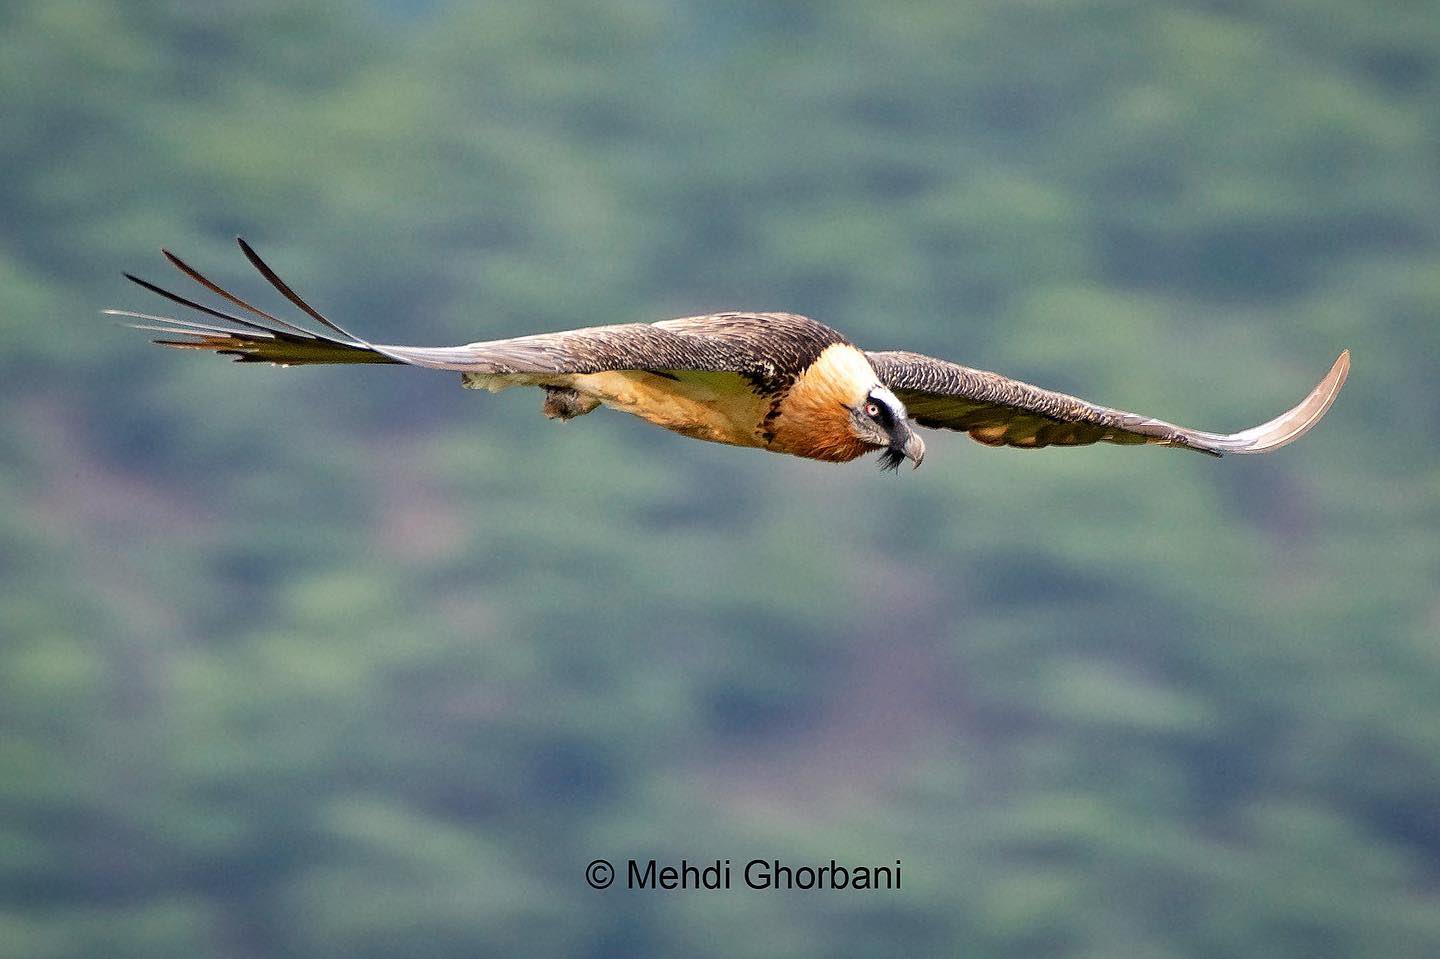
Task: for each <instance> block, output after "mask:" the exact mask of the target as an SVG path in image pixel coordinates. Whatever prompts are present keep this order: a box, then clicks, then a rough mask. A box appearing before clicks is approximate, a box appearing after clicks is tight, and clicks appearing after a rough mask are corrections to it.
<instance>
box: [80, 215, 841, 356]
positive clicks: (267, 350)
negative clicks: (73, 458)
mask: <svg viewBox="0 0 1440 959" xmlns="http://www.w3.org/2000/svg"><path fill="white" fill-rule="evenodd" d="M238 242H239V244H240V249H241V250H242V251H243V252H244V254H245V256H246V258H247V259H249V260H250V263H251V264H252V265H253V266H254V267H255V269H257V270H258V271H259V272H260V274H261V275H262V276H264V277H265V279H266V280H268V281H269V282H270V284H271V285H272V286H274V287H275V289H276V290H278V291H279V292H280V293H281V294H282V295H283V296H284V297H285V298H286V299H287V300H289V301H290V302H291V303H292V304H294V305H295V306H296V307H297V308H299V309H300V310H301V311H302V312H303V313H305V314H306V315H307V316H308V317H309V318H310V319H311V320H313V321H314V322H315V323H317V324H319V325H320V327H321V328H322V329H323V330H324V331H325V332H323V333H321V332H315V331H314V330H310V329H306V328H305V327H303V326H300V325H298V324H296V323H292V322H290V321H288V320H283V319H281V318H280V317H277V316H275V315H273V314H271V313H268V312H266V311H265V310H262V309H260V308H259V307H257V306H254V305H252V304H250V303H249V302H247V301H245V300H243V299H241V298H240V297H238V296H236V295H235V294H233V293H231V292H229V291H228V290H225V289H223V288H222V287H220V286H219V285H218V284H216V283H215V282H214V281H212V280H210V279H209V278H208V277H206V276H204V275H203V274H201V273H200V272H199V271H198V270H196V269H195V268H194V267H192V266H190V265H189V264H188V263H186V262H185V261H183V260H181V259H180V258H179V257H177V256H176V255H175V254H173V253H171V252H170V251H169V250H165V251H163V252H164V253H165V257H166V258H167V259H168V260H169V261H170V262H171V264H173V265H174V266H175V267H176V269H178V270H180V272H182V273H184V274H185V275H186V276H188V277H189V278H190V279H191V280H194V281H195V282H196V283H198V284H199V285H200V286H202V287H204V288H205V289H206V290H208V291H210V292H211V293H213V294H215V295H216V296H218V297H220V298H221V299H223V300H225V301H227V302H228V303H229V304H230V305H231V306H233V307H236V308H237V309H238V312H235V311H230V310H223V309H217V308H215V307H211V306H206V305H205V304H202V303H199V302H196V301H195V300H192V299H189V298H187V297H184V296H181V295H180V294H178V293H174V292H171V291H170V290H167V289H164V288H162V287H160V286H157V285H156V284H154V283H150V282H148V281H146V280H142V279H140V278H139V277H137V276H133V275H131V274H129V273H127V274H125V276H126V277H127V278H128V279H129V280H131V281H132V282H134V283H136V284H138V285H140V286H141V287H144V288H145V289H147V290H149V291H150V292H152V293H156V294H158V295H160V296H163V297H165V298H166V299H168V300H170V301H172V302H174V303H177V304H179V305H181V306H184V307H187V308H189V309H192V310H195V311H197V312H198V313H201V314H203V315H204V316H205V317H207V318H208V319H206V320H205V321H203V322H197V321H193V320H177V319H172V318H170V317H164V316H157V315H154V314H150V313H136V312H133V311H129V310H107V311H106V312H107V313H109V314H111V315H114V316H122V317H126V318H128V319H132V320H139V321H142V322H138V323H132V324H130V325H131V326H134V327H136V328H137V329H142V330H150V331H153V332H158V333H163V334H166V335H167V337H169V338H167V339H161V340H156V341H155V342H156V343H159V344H160V345H162V346H170V347H176V348H178V349H195V350H207V351H210V352H214V353H219V354H224V355H227V356H233V357H234V358H235V359H236V360H237V361H238V362H242V363H276V364H279V365H284V366H290V365H302V364H316V363H402V364H406V365H409V366H420V367H427V368H429V369H439V370H455V371H459V372H462V373H477V374H485V375H497V376H506V375H514V376H517V377H521V378H530V377H534V378H535V379H536V380H537V381H540V380H543V379H544V378H546V377H547V376H560V375H566V374H579V373H602V372H608V371H615V370H642V371H652V372H664V371H668V370H675V371H684V370H694V371H699V372H714V373H722V372H724V373H736V374H740V375H742V376H745V377H747V378H750V379H751V380H754V381H756V382H758V383H765V382H767V381H769V380H772V379H774V378H775V377H777V376H779V375H780V374H781V373H782V372H783V369H785V368H788V367H789V366H790V364H789V363H788V362H786V360H787V357H788V355H789V353H791V352H793V353H795V354H796V355H797V356H800V355H802V354H806V353H807V352H808V353H818V351H819V350H820V349H823V347H824V346H825V345H828V344H829V343H831V342H836V341H839V340H840V336H839V334H837V333H835V332H834V331H833V330H830V329H829V328H828V327H824V326H822V325H821V324H819V323H815V322H814V321H812V320H808V319H806V318H804V317H800V316H794V315H792V314H788V313H716V314H711V315H708V316H696V317H688V318H684V319H677V320H665V321H662V322H659V323H625V324H619V325H614V326H593V327H587V328H585V329H579V330H569V331H565V332H560V333H540V334H535V335H531V336H520V337H514V338H511V339H504V340H491V341H488V342H481V343H470V344H467V345H464V346H445V347H420V346H395V345H389V344H382V343H371V342H369V341H367V340H363V339H360V338H359V337H357V336H355V335H353V334H351V333H349V332H347V331H346V330H345V329H343V328H342V327H340V326H339V325H338V324H336V323H335V322H334V321H332V320H330V319H328V318H327V317H326V316H324V315H323V314H322V313H320V312H319V311H318V310H316V309H315V308H314V307H312V306H311V305H310V304H309V303H307V302H305V300H303V299H301V298H300V296H299V295H298V294H297V293H296V292H295V291H294V290H292V289H291V288H290V286H289V285H288V284H287V283H286V282H285V281H284V280H282V279H280V277H279V276H277V275H276V273H275V271H274V270H272V269H271V268H270V267H269V266H268V265H267V264H266V263H265V261H264V260H262V259H261V258H260V256H259V254H257V253H256V252H255V250H254V249H253V248H251V246H250V245H249V244H248V243H246V242H245V241H244V240H243V239H242V240H239V241H238ZM241 314H243V315H241Z"/></svg>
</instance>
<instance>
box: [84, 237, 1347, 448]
mask: <svg viewBox="0 0 1440 959" xmlns="http://www.w3.org/2000/svg"><path fill="white" fill-rule="evenodd" d="M239 243H240V249H241V250H242V251H243V252H244V254H245V256H246V257H247V258H248V259H249V260H250V263H251V264H252V265H254V267H255V269H257V270H259V271H260V274H261V275H262V276H264V277H265V279H266V280H268V281H269V282H270V284H271V285H272V286H274V287H275V289H276V290H278V291H279V292H280V293H281V295H283V296H284V297H285V298H286V299H287V300H289V301H290V302H291V303H292V304H294V305H295V307H296V308H298V309H299V310H301V311H302V312H303V313H305V314H306V315H307V316H309V317H310V319H312V320H314V321H315V322H316V323H317V324H319V325H320V327H322V328H323V329H324V330H325V331H326V332H324V333H317V332H314V331H312V330H309V329H306V328H304V327H302V326H299V325H297V324H295V323H292V322H290V321H289V320H283V319H281V318H280V317H278V316H274V315H272V314H270V313H267V312H266V311H264V310H262V309H260V308H259V307H256V306H252V305H251V304H249V303H247V302H246V301H245V300H242V299H240V297H238V296H236V295H234V294H233V293H230V292H228V291H226V290H224V289H222V288H221V287H219V286H218V285H216V284H215V283H214V282H212V281H211V280H209V279H208V278H206V277H205V276H203V275H201V274H200V273H199V272H198V271H197V270H195V269H194V268H193V267H191V266H190V265H189V264H187V263H185V262H184V261H183V260H181V259H180V258H179V257H177V256H175V255H174V254H173V253H171V252H170V251H169V250H165V251H163V252H164V254H165V256H166V258H167V259H168V260H169V261H170V262H171V263H172V264H174V265H175V267H176V268H178V269H179V270H180V271H181V272H182V273H184V274H185V275H186V276H188V277H189V278H190V279H192V280H194V281H195V282H196V283H198V284H199V285H200V286H202V287H204V288H205V289H207V290H209V291H210V292H211V293H213V294H215V295H216V296H218V297H220V298H221V299H223V300H226V301H227V302H228V303H230V304H231V305H232V306H234V307H236V308H238V310H240V311H242V312H243V313H244V314H246V315H245V316H240V315H237V314H236V313H234V312H229V311H224V310H220V309H215V308H212V307H209V306H205V305H203V304H201V303H197V302H196V301H194V300H191V299H187V298H186V297H184V296H181V295H179V294H177V293H172V292H170V291H168V290H165V289H161V288H160V287H158V286H156V285H155V284H153V283H149V282H146V281H145V280H142V279H140V278H139V277H136V276H133V275H131V274H128V273H127V274H125V276H126V278H127V279H129V280H131V281H132V282H134V283H137V284H139V285H140V286H142V287H144V288H145V289H147V290H149V291H151V292H152V293H157V294H159V295H160V296H163V297H165V298H166V299H168V300H171V301H172V302H175V303H178V304H180V305H181V306H184V307H187V308H189V309H192V310H196V311H198V312H199V313H202V314H204V315H205V316H207V317H209V319H207V320H205V321H204V322H195V321H190V320H177V319H171V318H169V317H162V316H155V315H153V314H148V313H135V312H131V311H128V310H107V311H105V312H107V313H110V314H112V315H116V316H123V317H128V318H130V319H133V320H141V321H143V322H141V323H131V324H128V325H130V326H134V327H135V328H136V329H142V330H149V331H154V332H159V333H163V334H165V335H166V336H167V338H166V339H157V340H155V341H154V342H156V343H159V344H160V345H162V346H170V347H176V348H179V349H191V350H208V351H210V352H212V353H220V354H224V355H226V356H233V357H235V359H236V360H237V361H238V362H241V363H274V364H277V365H279V366H299V365H303V364H310V363H396V364H404V365H407V366H419V367H425V368H427V369H432V370H450V371H453V372H458V373H459V374H460V378H461V381H462V384H463V385H464V386H466V387H468V388H471V389H485V390H489V391H491V392H497V391H499V390H503V389H508V388H509V387H512V386H536V387H539V388H540V389H542V390H543V391H544V394H545V396H544V402H543V405H542V407H541V409H542V411H543V412H544V414H545V415H546V416H548V417H550V418H552V419H560V420H568V419H573V418H574V417H576V416H583V415H584V414H586V413H589V412H590V411H591V410H593V409H595V408H596V407H597V406H602V405H603V406H609V407H612V408H614V409H617V410H622V411H624V412H626V413H632V414H634V415H635V416H638V417H640V418H641V419H644V420H647V421H649V422H651V423H654V424H655V425H656V426H662V427H664V428H665V429H668V430H674V431H675V432H677V433H681V434H683V435H685V436H689V437H693V438H694V439H699V440H708V441H710V442H712V443H728V444H731V445H733V446H751V447H756V448H759V449H765V450H770V451H771V452H775V453H789V454H791V455H794V456H803V457H807V458H809V459H816V460H823V461H826V462H832V463H844V462H849V461H850V460H853V459H855V458H856V457H858V456H862V455H864V454H866V453H870V452H876V451H879V453H880V465H881V468H882V469H895V468H897V467H898V466H899V465H900V463H901V462H902V461H903V460H905V459H909V460H910V461H911V462H912V463H914V464H915V466H917V467H918V466H919V465H920V461H921V459H922V458H923V457H924V455H925V443H924V441H923V440H922V439H921V438H920V436H919V435H918V434H917V433H916V432H915V431H914V430H913V429H912V427H911V423H912V422H913V423H915V424H918V425H919V426H925V427H931V428H935V429H948V430H959V431H963V432H966V433H969V434H970V436H971V437H972V438H973V439H975V440H978V441H979V442H981V443H984V444H986V445H988V446H1011V447H1018V448H1021V449H1036V448H1039V447H1042V446H1080V445H1084V444H1088V443H1096V442H1106V443H1123V444H1149V445H1152V446H1178V447H1181V448H1184V449H1191V450H1197V451H1199V452H1202V453H1209V454H1210V455H1212V456H1221V455H1223V454H1225V453H1264V452H1267V451H1269V450H1273V449H1278V448H1279V447H1281V446H1285V445H1286V444H1288V443H1291V442H1294V441H1295V440H1297V439H1299V438H1300V437H1301V436H1302V435H1304V434H1305V432H1306V431H1307V430H1309V429H1310V428H1311V427H1312V426H1314V425H1315V424H1316V423H1318V422H1319V421H1320V417H1322V416H1324V415H1325V411H1326V410H1328V409H1329V408H1330V404H1331V403H1332V402H1333V401H1334V399H1335V395H1336V393H1338V392H1339V391H1340V387H1341V385H1342V384H1343V383H1344V382H1345V376H1346V374H1347V373H1348V372H1349V370H1350V353H1349V351H1348V350H1347V351H1346V352H1343V353H1341V354H1340V357H1339V358H1338V359H1337V360H1336V361H1335V365H1334V366H1332V367H1331V368H1330V372H1329V373H1328V374H1326V376H1325V378H1324V379H1323V380H1321V382H1320V385H1318V386H1316V387H1315V389H1314V390H1313V391H1312V392H1311V393H1310V395H1309V396H1307V397H1306V398H1305V399H1304V400H1303V401H1302V402H1301V403H1300V405H1298V406H1296V407H1295V408H1294V409H1292V410H1290V411H1289V412H1287V413H1282V414H1281V415H1280V416H1277V417H1276V418H1275V419H1273V420H1271V421H1270V422H1268V423H1264V424H1262V425H1260V426H1256V427H1254V428H1253V429H1248V430H1242V431H1241V432H1239V433H1206V432H1202V431H1200V430H1193V429H1187V428H1186V427H1183V426H1176V425H1174V424H1173V423H1167V422H1165V421H1164V420H1158V419H1152V418H1151V417H1148V416H1141V415H1139V414H1136V413H1127V412H1125V411H1123V410H1117V409H1110V408H1108V407H1104V406H1097V405H1095V404H1093V403H1089V402H1086V401H1085V400H1082V399H1078V398H1077V397H1074V396H1069V395H1066V394H1064V393H1057V392H1054V391H1052V390H1046V389H1041V388H1040V387H1037V386H1031V385H1030V384H1028V383H1022V382H1020V381H1019V380H1012V379H1009V378H1008V377H1004V376H1000V375H999V374H996V373H989V372H986V371H984V370H976V369H970V368H968V367H964V366H959V365H957V364H954V363H949V362H946V361H945V360H938V359H935V358H933V357H929V356H924V355H922V354H919V353H908V352H898V351H895V352H892V351H885V352H878V353H872V352H867V351H864V350H861V349H859V348H857V347H855V346H853V345H852V344H851V343H850V342H849V341H848V340H847V339H845V337H844V336H842V335H841V334H840V333H838V332H836V331H835V330H832V329H831V328H830V327H828V326H825V325H823V324H821V323H817V322H816V321H814V320H812V319H809V318H807V317H804V316H797V315H796V314H793V313H712V314H710V315H708V316H691V317H686V318H684V319H676V320H662V321H660V322H657V323H624V324H619V325H615V326H592V327H587V328H585V329H580V330H570V331H567V332H563V333H539V334H535V335H532V336H519V337H514V338H513V339H505V340H488V341H484V342H480V343H470V344H467V345H465V346H445V347H418V346H390V345H385V344H380V343H370V342H367V341H366V340H362V339H360V338H359V337H357V336H354V335H352V334H350V333H348V332H346V331H345V330H344V329H342V328H341V327H340V326H339V324H337V323H334V322H332V321H331V320H329V319H327V318H326V317H325V316H323V315H321V314H320V312H319V311H317V310H316V309H315V308H314V307H312V306H310V304H308V303H306V302H305V301H304V300H303V299H301V298H300V297H299V295H297V294H296V293H295V291H294V290H292V289H291V288H290V287H289V285H287V284H286V283H285V281H284V280H282V279H280V277H279V276H277V275H276V274H275V271H274V270H272V269H270V267H269V266H268V265H267V264H266V263H265V261H264V260H262V259H260V257H259V255H258V254H256V252H255V251H254V250H253V249H252V248H251V247H250V245H249V244H248V243H246V242H245V241H244V240H243V239H242V240H239ZM173 337H180V339H174V338H173Z"/></svg>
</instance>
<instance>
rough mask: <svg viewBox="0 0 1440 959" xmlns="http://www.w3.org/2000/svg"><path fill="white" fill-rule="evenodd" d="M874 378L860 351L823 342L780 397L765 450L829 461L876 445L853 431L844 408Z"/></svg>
mask: <svg viewBox="0 0 1440 959" xmlns="http://www.w3.org/2000/svg"><path fill="white" fill-rule="evenodd" d="M877 382H878V380H877V379H876V376H875V371H874V370H873V369H871V367H870V361H869V360H867V359H866V358H865V354H864V353H862V352H860V351H859V350H857V349H856V348H855V347H853V346H851V345H850V344H849V343H835V344H832V345H830V346H827V347H826V348H825V349H824V350H823V351H822V352H821V354H820V356H819V357H818V358H817V359H816V360H815V362H814V363H812V364H810V366H809V367H808V368H807V369H806V370H805V372H803V373H801V374H800V376H799V377H798V378H796V380H795V384H794V386H792V387H791V388H790V390H789V392H788V393H786V394H785V396H784V398H783V399H782V400H781V401H780V406H779V409H778V415H777V416H776V417H775V421H774V422H775V439H774V440H773V441H772V442H771V443H770V449H772V450H776V451H778V452H782V453H792V454H794V455H796V456H805V457H809V458H810V459H817V460H827V461H829V462H832V463H847V462H849V461H850V460H853V459H855V458H856V457H857V456H863V455H865V454H866V453H868V452H870V451H872V450H874V449H876V447H875V446H874V445H873V444H870V443H866V442H864V441H863V440H861V439H860V438H859V437H857V436H856V435H855V431H854V428H853V427H852V425H851V413H850V411H851V410H853V409H855V408H856V407H858V406H860V405H861V404H862V403H864V402H865V397H866V396H867V395H868V394H869V392H870V389H871V388H872V387H873V386H875V385H876V383H877Z"/></svg>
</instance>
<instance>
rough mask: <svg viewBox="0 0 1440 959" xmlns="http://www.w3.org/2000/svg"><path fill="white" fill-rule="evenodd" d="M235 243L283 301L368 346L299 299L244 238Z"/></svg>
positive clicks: (241, 237) (355, 341)
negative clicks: (277, 291) (283, 298)
mask: <svg viewBox="0 0 1440 959" xmlns="http://www.w3.org/2000/svg"><path fill="white" fill-rule="evenodd" d="M235 242H236V243H238V244H240V251H241V252H242V253H244V254H245V258H246V259H247V260H249V261H250V265H251V266H253V267H255V269H257V270H259V271H260V275H261V276H263V277H265V279H266V280H269V281H270V285H271V286H273V287H275V289H277V290H279V291H280V294H281V295H282V296H284V297H285V299H287V300H289V301H290V302H291V303H294V304H295V305H296V306H298V307H299V308H300V309H302V310H304V311H305V313H306V314H307V315H308V316H309V317H310V318H311V319H313V320H314V321H315V322H317V323H320V324H322V325H324V326H325V327H326V329H330V330H334V331H335V332H336V333H339V334H340V335H341V336H343V337H345V338H346V339H349V340H351V341H352V342H354V343H358V344H360V345H361V346H366V347H368V346H370V344H369V343H367V342H366V341H365V340H362V339H360V337H358V336H356V335H355V334H354V333H351V332H349V331H348V330H346V329H345V328H344V327H342V326H340V325H339V324H338V323H335V322H334V321H332V320H329V319H327V318H326V317H325V316H324V315H323V314H322V313H321V312H320V311H319V310H317V309H315V308H314V307H313V306H311V305H310V304H309V303H306V302H305V301H304V300H303V299H301V298H300V294H298V293H296V292H295V291H294V290H292V289H290V284H288V283H286V282H285V281H284V280H282V279H280V277H279V275H278V274H277V273H276V272H275V271H274V270H272V269H270V265H269V264H267V263H266V262H265V261H264V260H262V259H260V254H258V253H256V252H255V249H254V247H252V246H251V245H250V244H249V243H246V242H245V238H244V237H243V236H237V237H236V238H235Z"/></svg>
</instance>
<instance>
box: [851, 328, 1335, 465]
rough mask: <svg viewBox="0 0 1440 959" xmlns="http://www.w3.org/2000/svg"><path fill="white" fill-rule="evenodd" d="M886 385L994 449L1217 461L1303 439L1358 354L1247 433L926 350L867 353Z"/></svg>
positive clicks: (915, 412)
mask: <svg viewBox="0 0 1440 959" xmlns="http://www.w3.org/2000/svg"><path fill="white" fill-rule="evenodd" d="M866 355H867V356H868V357H869V358H870V364H871V365H872V366H873V367H874V368H875V372H876V373H877V374H878V375H879V377H880V380H881V382H883V383H884V384H885V385H886V386H888V387H889V388H890V389H891V390H892V391H893V392H894V393H895V394H896V396H898V397H899V398H900V400H901V402H903V403H904V404H905V406H906V409H907V410H908V411H909V412H910V415H911V417H912V418H914V420H915V422H917V423H919V424H920V425H921V426H929V427H935V428H938V429H950V430H960V431H963V432H966V433H969V434H970V436H971V437H972V438H973V439H975V440H978V441H979V442H981V443H985V444H986V445H989V446H1014V447H1019V448H1022V449H1035V448H1038V447H1042V446H1081V445H1085V444H1088V443H1100V442H1104V443H1132V444H1141V443H1150V444H1155V445H1160V446H1180V447H1184V448H1186V449H1193V450H1198V451H1199V452H1202V453H1209V454H1211V455H1213V456H1220V455H1223V454H1225V453H1264V452H1267V451H1269V450H1273V449H1278V448H1279V447H1281V446H1285V445H1286V444H1288V443H1292V442H1294V441H1295V440H1297V439H1299V438H1300V437H1301V436H1303V435H1304V434H1305V433H1306V432H1307V431H1308V430H1309V429H1310V428H1311V427H1313V426H1314V425H1315V424H1316V423H1318V422H1319V421H1320V418H1321V417H1322V416H1324V415H1325V411H1326V410H1328V409H1329V408H1330V404H1331V403H1332V402H1334V400H1335V395H1336V394H1337V393H1338V392H1339V391H1340V387H1341V385H1342V384H1344V382H1345V377H1346V374H1348V373H1349V371H1350V352H1349V351H1348V350H1347V351H1345V352H1343V353H1341V354H1340V357H1339V359H1337V360H1336V361H1335V365H1334V366H1332V367H1331V368H1330V372H1329V373H1328V374H1326V376H1325V378H1324V379H1323V380H1321V381H1320V384H1319V385H1318V386H1316V387H1315V389H1314V390H1313V391H1311V393H1310V395H1309V396H1307V397H1306V398H1305V399H1304V400H1303V401H1302V402H1301V403H1300V404H1299V405H1298V406H1296V407H1295V408H1294V409H1292V410H1290V411H1289V412H1286V413H1283V414H1281V415H1280V416H1277V417H1276V418H1275V419H1273V420H1271V421H1270V422H1268V423H1264V424H1262V425H1260V426H1257V427H1254V428H1253V429H1248V430H1243V431H1241V432H1239V433H1206V432H1203V431H1201V430H1193V429H1188V428H1186V427H1183V426H1176V425H1175V424H1173V423H1167V422H1165V421H1164V420H1157V419H1153V418H1151V417H1148V416H1142V415H1140V414H1137V413H1127V412H1125V411H1124V410H1116V409H1110V408H1108V407H1104V406H1097V405H1095V404H1094V403H1089V402H1086V401H1085V400H1082V399H1079V398H1078V397H1074V396H1070V395H1068V394H1065V393H1057V392H1054V391H1052V390H1046V389H1041V388H1040V387H1038V386H1031V385H1030V384H1029V383H1022V382H1020V381H1019V380H1012V379H1010V378H1008V377H1004V376H1001V375H999V374H998V373H991V372H988V371H986V370H975V369H970V368H969V367H965V366H959V365H957V364H955V363H948V362H946V361H945V360H937V359H935V358H934V357H930V356H925V355H923V354H920V353H908V352H883V353H867V354H866Z"/></svg>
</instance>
